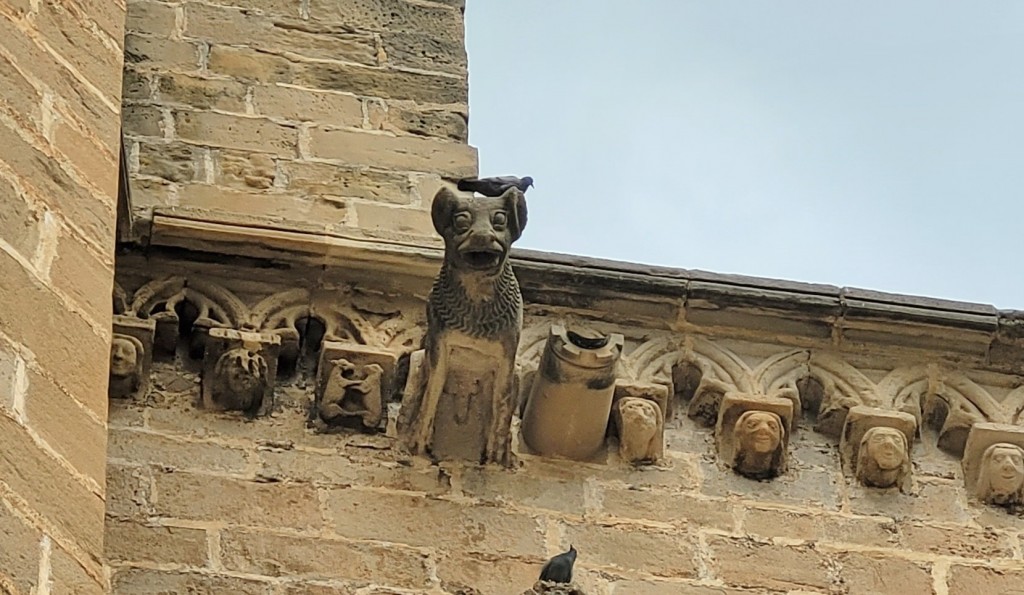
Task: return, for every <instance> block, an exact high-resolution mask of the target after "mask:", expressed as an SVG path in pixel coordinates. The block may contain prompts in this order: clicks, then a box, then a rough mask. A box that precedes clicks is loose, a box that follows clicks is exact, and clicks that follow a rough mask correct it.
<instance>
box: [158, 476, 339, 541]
mask: <svg viewBox="0 0 1024 595" xmlns="http://www.w3.org/2000/svg"><path fill="white" fill-rule="evenodd" d="M154 479H155V483H154V485H155V486H156V493H157V495H158V497H157V498H156V499H155V500H156V502H154V503H153V508H154V510H155V511H156V513H157V514H158V515H160V516H165V517H173V518H178V519H191V520H207V521H225V522H229V523H238V524H241V525H252V526H258V527H267V526H271V527H291V528H295V529H315V528H318V527H320V526H321V525H322V524H323V520H322V518H321V515H320V509H319V505H318V504H317V502H318V501H317V495H316V489H315V488H313V487H312V486H310V485H302V484H292V483H284V482H273V481H271V482H260V481H257V480H245V479H230V478H226V477H215V476H208V475H197V474H192V473H181V472H178V473H166V472H162V471H161V472H156V473H154Z"/></svg>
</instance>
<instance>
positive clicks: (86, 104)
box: [0, 19, 121, 170]
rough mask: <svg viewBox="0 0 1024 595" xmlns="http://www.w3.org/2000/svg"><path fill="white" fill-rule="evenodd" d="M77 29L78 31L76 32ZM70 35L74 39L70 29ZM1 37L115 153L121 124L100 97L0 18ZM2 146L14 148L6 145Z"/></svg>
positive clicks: (19, 60)
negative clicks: (66, 100)
mask: <svg viewBox="0 0 1024 595" xmlns="http://www.w3.org/2000/svg"><path fill="white" fill-rule="evenodd" d="M78 30H79V29H76V31H78ZM57 31H59V28H58V29H57ZM53 32H56V31H53ZM68 35H69V36H72V37H73V34H72V33H71V31H70V30H69V31H68ZM0 38H2V39H3V40H4V49H5V50H7V51H8V52H9V53H10V54H11V55H13V56H16V57H17V63H18V64H19V65H21V67H22V68H28V69H30V71H31V73H32V76H33V77H34V78H35V79H36V80H38V82H40V83H42V84H43V85H45V86H46V87H48V88H49V89H51V90H52V91H53V92H54V93H55V94H56V95H58V96H60V97H64V98H69V101H68V102H67V103H66V106H67V108H68V109H69V110H70V111H71V112H72V113H73V114H74V115H75V116H76V117H77V118H78V119H79V120H80V121H82V122H89V125H90V126H91V127H92V128H93V131H94V132H95V133H96V136H97V138H99V139H101V140H103V141H104V142H105V143H106V146H107V148H108V149H110V150H111V151H114V150H116V147H117V131H118V128H119V126H120V123H119V122H118V119H117V117H116V114H115V113H114V112H113V111H111V109H110V108H109V107H108V105H107V103H105V102H104V101H103V99H101V97H100V96H99V95H96V94H94V93H90V92H84V91H83V89H81V82H80V81H79V80H78V79H77V78H75V75H74V74H72V73H71V72H70V71H69V70H68V69H67V68H65V67H64V65H63V64H61V63H59V62H57V60H56V59H55V58H54V57H53V56H52V55H51V54H49V53H47V51H46V50H45V49H43V48H42V47H41V46H39V45H37V44H36V43H34V42H33V41H32V40H30V39H29V38H28V37H27V36H25V35H24V34H23V33H22V32H21V31H20V30H19V29H17V27H16V26H15V25H14V23H13V21H11V20H10V19H0ZM27 65H31V66H30V67H29V66H27ZM120 66H121V65H120V63H118V64H117V65H116V69H115V70H114V71H113V72H112V73H111V74H112V75H113V76H116V80H117V84H116V89H117V90H118V91H119V90H120V88H121V68H120ZM114 103H115V104H116V103H117V102H114ZM2 146H11V145H7V144H6V143H4V144H3V145H2ZM5 157H13V153H5ZM15 170H19V168H17V167H15Z"/></svg>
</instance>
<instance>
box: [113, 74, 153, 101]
mask: <svg viewBox="0 0 1024 595" xmlns="http://www.w3.org/2000/svg"><path fill="white" fill-rule="evenodd" d="M152 98H153V89H152V88H151V85H150V75H149V74H148V73H145V72H140V71H138V70H135V69H133V68H125V70H124V77H123V78H122V79H121V99H122V100H123V101H125V102H129V101H131V102H135V101H149V100H151V99H152Z"/></svg>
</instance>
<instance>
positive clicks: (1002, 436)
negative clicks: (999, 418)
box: [963, 423, 1024, 509]
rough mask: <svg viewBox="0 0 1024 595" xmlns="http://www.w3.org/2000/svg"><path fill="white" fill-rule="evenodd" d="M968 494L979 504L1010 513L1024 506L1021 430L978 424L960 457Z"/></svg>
mask: <svg viewBox="0 0 1024 595" xmlns="http://www.w3.org/2000/svg"><path fill="white" fill-rule="evenodd" d="M963 469H964V482H965V483H966V486H967V491H968V492H969V493H970V494H971V495H972V496H974V497H975V498H977V499H978V500H979V501H981V502H984V503H986V504H992V505H995V506H1003V507H1006V508H1010V509H1019V508H1020V507H1021V506H1022V505H1024V427H1020V426H1013V425H1008V424H996V423H977V424H974V425H973V426H971V431H970V434H968V436H967V445H966V447H965V448H964V457H963Z"/></svg>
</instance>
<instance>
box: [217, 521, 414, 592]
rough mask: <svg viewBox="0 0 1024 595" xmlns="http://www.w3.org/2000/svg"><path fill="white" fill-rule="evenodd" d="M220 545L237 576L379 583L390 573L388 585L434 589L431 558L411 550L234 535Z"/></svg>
mask: <svg viewBox="0 0 1024 595" xmlns="http://www.w3.org/2000/svg"><path fill="white" fill-rule="evenodd" d="M220 543H221V554H220V555H221V560H222V563H223V564H224V567H225V568H226V569H228V570H233V571H237V572H244V573H248V574H262V575H265V576H288V577H307V578H339V579H350V580H359V581H366V582H377V581H378V580H379V577H381V576H382V573H381V571H382V570H384V569H386V571H385V572H386V579H387V583H388V584H389V585H393V586H396V587H405V588H410V589H415V588H425V587H427V586H429V584H430V577H429V575H430V569H429V565H428V564H427V556H426V555H424V554H422V553H420V552H417V551H415V550H411V549H402V548H397V547H387V546H382V545H376V544H371V543H360V542H350V541H339V540H334V539H309V538H308V537H294V536H287V535H274V534H271V533H257V532H253V531H235V530H230V531H225V532H223V533H222V534H221V540H220ZM327 559H329V560H330V561H331V563H330V564H324V563H323V561H324V560H327Z"/></svg>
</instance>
